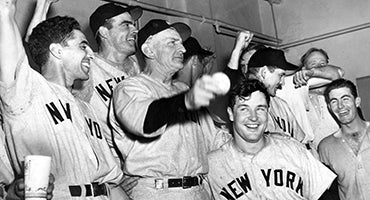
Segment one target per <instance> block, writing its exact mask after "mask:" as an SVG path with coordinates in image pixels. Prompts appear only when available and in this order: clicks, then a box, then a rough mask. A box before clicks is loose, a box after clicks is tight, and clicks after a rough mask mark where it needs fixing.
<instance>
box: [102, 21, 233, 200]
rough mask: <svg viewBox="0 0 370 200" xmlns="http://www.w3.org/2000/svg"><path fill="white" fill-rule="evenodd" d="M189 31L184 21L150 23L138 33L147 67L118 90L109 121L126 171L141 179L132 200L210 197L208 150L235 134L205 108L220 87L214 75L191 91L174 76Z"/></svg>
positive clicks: (139, 44) (182, 55)
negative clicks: (217, 124)
mask: <svg viewBox="0 0 370 200" xmlns="http://www.w3.org/2000/svg"><path fill="white" fill-rule="evenodd" d="M190 34H191V29H190V27H189V26H187V25H186V24H184V23H173V24H170V23H168V22H166V21H165V20H161V19H153V20H151V21H149V22H148V23H147V24H146V25H145V26H144V27H143V28H142V29H140V30H139V33H138V48H140V50H141V51H142V53H143V54H144V59H145V65H146V66H145V67H146V69H145V71H144V72H143V73H141V74H139V75H138V76H136V77H133V78H130V79H125V80H123V81H122V82H121V83H120V84H119V85H118V86H117V87H116V88H115V90H114V92H113V100H112V106H111V108H112V109H111V110H110V112H109V117H110V118H109V119H110V122H111V124H112V126H113V129H114V132H113V135H114V139H115V142H116V144H117V147H118V149H119V150H120V152H121V153H122V155H124V156H125V167H124V169H125V174H128V175H130V176H135V177H141V178H140V179H139V181H138V185H137V186H135V187H134V188H133V192H132V195H131V198H132V199H136V200H146V199H153V200H157V199H158V200H159V199H194V200H210V199H211V198H210V196H209V195H208V193H207V192H206V190H205V187H206V186H204V185H203V183H204V181H203V175H205V174H206V173H207V172H208V164H207V162H208V161H207V158H206V154H207V153H208V151H211V150H214V149H216V148H218V147H219V146H220V145H221V144H223V143H224V142H226V141H227V140H228V139H229V138H230V135H229V134H228V133H225V132H222V131H221V130H218V129H216V127H215V125H214V123H213V121H212V118H211V117H210V115H209V114H208V112H206V110H205V109H201V108H202V107H204V106H208V105H209V103H210V101H211V100H213V99H214V98H215V96H216V95H217V92H218V91H219V88H218V87H217V83H216V81H214V80H213V79H212V78H211V76H209V75H204V76H202V77H201V78H199V79H197V81H196V82H195V84H194V86H193V87H192V88H191V89H189V87H188V86H187V85H186V84H184V83H182V82H180V81H174V79H173V75H174V74H175V73H176V72H177V71H179V70H180V69H182V68H183V66H184V65H183V57H184V53H185V51H186V50H185V48H184V46H183V44H182V43H183V41H185V40H186V39H187V38H188V37H189V36H190Z"/></svg>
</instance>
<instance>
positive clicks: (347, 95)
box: [330, 94, 351, 101]
mask: <svg viewBox="0 0 370 200" xmlns="http://www.w3.org/2000/svg"><path fill="white" fill-rule="evenodd" d="M345 97H349V98H351V95H349V94H345V95H343V96H341V97H340V98H339V99H343V98H345ZM336 99H337V98H331V99H330V101H332V100H336Z"/></svg>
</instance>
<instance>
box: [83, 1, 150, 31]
mask: <svg viewBox="0 0 370 200" xmlns="http://www.w3.org/2000/svg"><path fill="white" fill-rule="evenodd" d="M125 12H128V13H129V14H130V15H131V17H132V19H133V20H134V21H136V20H137V19H139V18H140V17H141V15H142V14H143V9H142V8H141V7H139V6H127V7H123V6H121V5H117V4H114V3H106V4H104V5H101V6H99V7H98V8H97V9H96V10H95V11H94V12H93V13H92V14H91V16H90V19H89V20H90V28H91V30H92V32H93V34H94V36H95V35H96V32H97V31H98V30H99V27H100V26H102V25H104V23H105V22H106V20H107V19H110V18H112V17H114V16H117V15H120V14H122V13H125Z"/></svg>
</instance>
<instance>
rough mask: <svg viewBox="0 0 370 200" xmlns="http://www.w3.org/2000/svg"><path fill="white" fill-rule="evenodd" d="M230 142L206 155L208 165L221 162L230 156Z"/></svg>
mask: <svg viewBox="0 0 370 200" xmlns="http://www.w3.org/2000/svg"><path fill="white" fill-rule="evenodd" d="M232 142H233V140H229V141H228V142H226V143H225V144H223V145H222V146H221V147H220V148H218V149H216V150H213V151H210V152H209V153H208V155H207V156H208V161H209V162H210V163H212V162H216V161H219V160H223V158H226V157H227V156H228V155H229V154H230V150H231V148H232Z"/></svg>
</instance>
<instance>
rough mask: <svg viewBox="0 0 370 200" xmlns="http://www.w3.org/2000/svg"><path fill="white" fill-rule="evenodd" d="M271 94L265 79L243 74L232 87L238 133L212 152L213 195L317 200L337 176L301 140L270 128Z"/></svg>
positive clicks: (232, 115) (231, 108)
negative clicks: (265, 84) (266, 86)
mask: <svg viewBox="0 0 370 200" xmlns="http://www.w3.org/2000/svg"><path fill="white" fill-rule="evenodd" d="M270 98H271V97H270V94H269V92H268V91H267V89H266V88H265V87H264V85H263V83H261V82H260V81H258V80H250V79H249V80H247V79H245V78H244V77H243V78H242V79H241V80H240V81H239V82H238V83H237V84H236V86H235V87H233V89H232V90H231V92H230V102H229V107H228V108H227V111H228V114H229V118H230V120H231V121H232V122H233V131H234V137H233V139H232V140H230V141H228V142H227V143H226V144H224V145H223V146H222V147H221V148H219V149H217V150H215V151H212V152H211V153H209V154H208V160H209V173H208V177H209V182H210V185H211V192H210V193H211V194H213V196H214V197H215V199H217V200H230V199H253V200H257V199H258V200H270V199H274V200H275V199H276V200H297V199H307V200H316V199H319V197H320V196H321V195H322V194H323V192H324V191H325V190H326V189H327V188H328V187H329V186H330V184H331V183H332V181H333V179H334V178H335V174H334V173H332V172H331V171H330V170H329V169H328V168H326V167H325V166H324V165H323V164H322V163H321V162H320V161H319V160H317V159H315V158H314V157H313V156H312V155H311V154H310V153H309V152H308V151H307V149H305V148H304V146H303V145H301V144H300V143H299V142H297V141H296V140H294V139H292V138H291V137H289V136H284V135H281V134H276V133H268V132H266V128H267V124H268V120H269V119H268V115H269V114H268V110H269V100H270ZM331 200H332V199H331Z"/></svg>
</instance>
